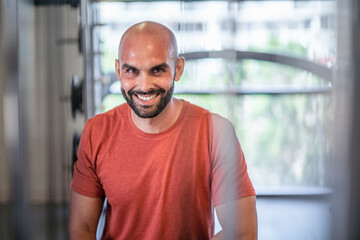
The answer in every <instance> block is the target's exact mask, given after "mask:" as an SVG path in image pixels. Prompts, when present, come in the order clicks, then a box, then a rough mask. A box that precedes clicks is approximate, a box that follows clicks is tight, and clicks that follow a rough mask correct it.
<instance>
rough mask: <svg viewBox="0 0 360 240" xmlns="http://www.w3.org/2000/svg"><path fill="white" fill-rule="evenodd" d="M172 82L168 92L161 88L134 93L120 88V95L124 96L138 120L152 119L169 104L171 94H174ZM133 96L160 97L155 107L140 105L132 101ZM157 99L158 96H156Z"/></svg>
mask: <svg viewBox="0 0 360 240" xmlns="http://www.w3.org/2000/svg"><path fill="white" fill-rule="evenodd" d="M174 85H175V84H174V81H173V84H172V86H171V88H170V89H169V90H167V91H166V90H165V89H163V88H159V89H151V90H150V91H148V92H143V91H135V90H130V91H128V92H127V94H126V92H125V90H124V89H122V88H121V93H122V95H123V96H124V98H125V100H126V102H127V103H128V104H129V106H130V107H131V109H132V110H133V111H134V112H135V114H136V115H137V116H138V117H140V118H153V117H156V116H157V115H159V114H160V113H161V112H162V111H163V110H164V109H165V108H166V106H167V105H168V103H169V102H170V100H171V98H172V96H173V93H174ZM135 94H158V95H160V100H159V101H158V103H157V104H155V105H140V104H138V103H136V102H135V101H134V95H135ZM156 97H158V96H156Z"/></svg>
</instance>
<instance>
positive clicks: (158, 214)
mask: <svg viewBox="0 0 360 240" xmlns="http://www.w3.org/2000/svg"><path fill="white" fill-rule="evenodd" d="M183 102H184V104H183V109H182V111H181V114H180V116H179V117H178V119H177V120H176V122H175V123H174V124H173V125H172V126H171V127H170V128H169V129H167V130H166V131H164V132H161V133H158V134H149V133H145V132H143V131H141V130H139V129H138V128H137V127H136V126H135V125H134V123H133V122H132V120H131V114H130V111H131V109H130V107H129V106H128V104H123V105H121V106H119V107H116V108H114V109H113V110H111V111H109V112H106V113H104V114H100V115H97V116H95V117H94V118H91V119H89V120H88V121H87V122H86V124H85V128H84V131H83V134H82V137H81V141H80V145H79V150H78V161H77V162H76V164H75V166H74V178H73V182H72V186H71V188H72V190H73V191H75V192H77V193H79V194H82V195H85V196H88V197H104V196H106V197H107V200H108V205H107V209H106V220H105V228H104V233H103V239H172V240H174V239H209V238H211V237H212V236H213V234H214V217H213V207H214V206H217V205H219V204H222V203H225V202H228V201H232V200H235V199H239V198H242V197H245V196H251V195H255V191H254V188H253V186H252V184H251V181H250V179H249V177H248V174H247V168H246V163H245V159H244V155H243V152H242V150H241V147H240V144H239V142H238V140H237V137H236V134H235V131H234V127H233V126H232V124H231V123H230V122H229V121H228V120H226V119H225V118H222V117H220V116H219V115H217V114H213V113H210V112H209V111H207V110H205V109H203V108H200V107H198V106H195V105H192V104H190V103H189V102H186V101H184V100H183Z"/></svg>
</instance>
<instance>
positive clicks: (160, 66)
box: [151, 63, 169, 69]
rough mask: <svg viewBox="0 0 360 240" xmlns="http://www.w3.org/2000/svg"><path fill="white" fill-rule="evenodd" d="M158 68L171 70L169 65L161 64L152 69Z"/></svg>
mask: <svg viewBox="0 0 360 240" xmlns="http://www.w3.org/2000/svg"><path fill="white" fill-rule="evenodd" d="M156 68H169V65H168V64H167V63H161V64H159V65H156V66H153V67H152V68H151V69H156Z"/></svg>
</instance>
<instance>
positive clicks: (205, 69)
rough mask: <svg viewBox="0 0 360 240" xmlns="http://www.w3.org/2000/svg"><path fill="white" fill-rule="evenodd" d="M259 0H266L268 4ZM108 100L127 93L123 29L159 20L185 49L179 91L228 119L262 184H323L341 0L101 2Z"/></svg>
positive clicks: (98, 36) (98, 31)
mask: <svg viewBox="0 0 360 240" xmlns="http://www.w3.org/2000/svg"><path fill="white" fill-rule="evenodd" d="M260 4H261V5H260ZM97 5H98V21H99V24H97V25H96V26H94V31H93V38H94V39H95V40H97V42H96V41H94V44H98V46H100V47H99V52H98V54H96V55H95V58H96V59H97V60H96V61H95V62H96V63H98V65H99V69H100V71H99V74H98V75H99V76H97V77H98V78H99V79H100V80H101V81H99V82H101V93H102V107H103V108H102V110H103V111H106V110H108V109H110V108H112V107H114V106H116V105H119V104H121V103H123V102H125V100H123V98H122V96H121V93H120V86H119V83H118V82H117V79H116V76H115V74H114V59H116V58H117V47H118V43H119V40H120V37H121V35H122V33H123V32H124V31H125V30H126V29H127V28H128V27H129V26H130V25H132V24H133V23H136V22H139V21H144V20H153V21H158V22H161V23H163V24H165V25H167V26H168V27H170V28H171V29H172V30H174V32H175V35H176V36H177V40H178V45H179V50H180V53H181V54H182V55H183V56H185V58H186V67H185V72H184V75H183V77H182V79H181V80H180V81H179V82H178V83H177V85H176V86H175V96H176V97H178V98H183V99H186V100H188V101H190V102H193V103H195V104H198V105H200V106H203V107H205V108H207V109H209V110H211V111H213V112H216V113H219V114H221V115H222V116H224V117H227V118H228V119H230V120H231V121H232V122H233V124H234V126H235V128H236V131H237V134H238V137H239V139H240V142H241V145H242V147H243V149H244V152H245V156H246V159H247V163H248V170H249V173H250V176H251V178H252V181H253V183H254V185H256V186H317V187H324V186H325V184H326V183H325V176H326V171H325V166H326V160H327V154H328V152H329V151H328V150H329V148H330V145H331V142H330V140H329V139H330V138H327V136H326V133H327V131H326V130H327V128H328V123H329V121H330V120H331V118H332V112H331V107H330V104H331V98H330V94H329V93H330V92H331V74H332V70H331V69H332V68H333V67H334V66H335V64H336V61H335V54H336V32H335V30H334V24H333V22H332V19H333V16H334V11H335V3H334V2H333V1H260V2H259V1H238V2H237V1H231V2H228V1H156V2H148V1H146V2H140V1H135V2H128V1H123V2H122V1H120V2H116V3H114V2H100V3H97Z"/></svg>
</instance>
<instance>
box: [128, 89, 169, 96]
mask: <svg viewBox="0 0 360 240" xmlns="http://www.w3.org/2000/svg"><path fill="white" fill-rule="evenodd" d="M158 93H165V90H164V89H162V88H159V89H150V90H149V91H146V92H144V91H140V90H134V89H131V90H129V91H128V95H129V96H130V95H134V94H136V95H146V94H149V95H151V94H158Z"/></svg>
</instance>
